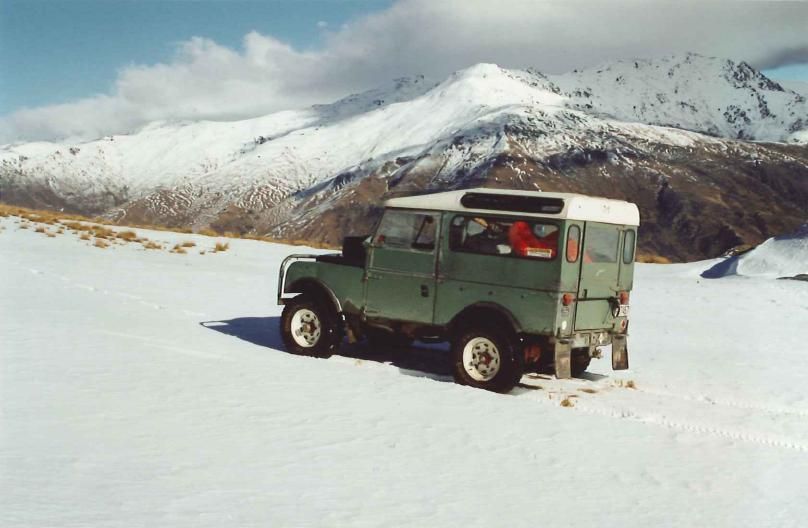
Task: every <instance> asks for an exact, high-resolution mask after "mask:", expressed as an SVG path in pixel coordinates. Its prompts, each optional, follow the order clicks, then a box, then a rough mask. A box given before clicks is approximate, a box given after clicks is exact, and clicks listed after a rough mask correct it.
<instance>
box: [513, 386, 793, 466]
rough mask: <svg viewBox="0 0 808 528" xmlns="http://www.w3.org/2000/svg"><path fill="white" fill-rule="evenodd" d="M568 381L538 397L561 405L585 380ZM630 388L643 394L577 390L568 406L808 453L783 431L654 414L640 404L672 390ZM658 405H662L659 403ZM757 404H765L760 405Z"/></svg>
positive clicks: (752, 408)
mask: <svg viewBox="0 0 808 528" xmlns="http://www.w3.org/2000/svg"><path fill="white" fill-rule="evenodd" d="M547 381H551V380H547ZM552 381H561V380H552ZM564 381H565V380H564ZM523 383H524V382H523ZM565 385H567V384H566V383H564V384H562V385H561V386H560V387H552V388H547V390H548V392H547V395H548V396H549V397H548V398H541V397H540V398H537V399H536V401H538V402H539V403H542V404H545V405H547V404H549V405H552V406H553V407H557V406H558V405H559V402H560V401H561V400H562V399H564V398H569V397H570V393H571V392H572V391H573V390H576V391H577V389H579V388H580V387H579V386H578V385H582V384H578V383H576V384H574V387H565ZM525 387H526V388H528V387H529V388H530V389H533V388H537V387H532V386H531V385H530V384H529V383H526V384H525ZM571 389H572V390H571ZM614 389H619V388H618V387H610V386H599V387H598V393H599V394H601V395H605V394H608V392H609V391H611V390H614ZM626 390H630V391H631V392H630V394H631V395H633V396H639V398H637V399H636V400H635V401H633V402H632V403H634V404H635V405H628V406H624V405H622V402H609V401H608V397H607V398H603V397H601V398H598V395H597V394H590V395H587V396H586V397H583V396H582V395H579V394H575V395H574V397H573V398H572V400H573V405H571V406H569V407H566V408H567V409H571V410H573V411H576V412H580V413H583V414H589V415H592V416H605V417H608V418H615V419H620V420H630V421H634V422H639V423H643V424H648V425H654V426H657V427H664V428H666V429H671V430H674V431H680V432H685V433H692V434H697V435H701V436H707V437H713V438H721V439H724V440H730V441H734V442H743V443H747V444H754V445H760V446H765V447H773V448H780V449H790V450H794V451H800V452H803V453H808V443H804V442H802V441H800V440H798V439H793V438H788V437H785V436H782V435H776V434H772V433H769V432H766V431H737V430H731V429H727V428H723V427H717V426H713V425H705V424H701V423H697V422H692V421H687V420H677V419H673V418H667V417H665V416H664V415H661V414H652V413H650V412H648V411H643V410H641V409H640V408H639V407H641V406H642V405H643V404H646V405H656V404H654V403H653V402H651V398H648V397H647V396H657V397H667V396H668V394H666V393H664V392H660V393H659V394H656V393H654V392H653V391H642V390H638V389H626ZM673 396H676V395H673ZM679 396H681V395H679ZM554 397H555V398H554ZM679 400H680V401H685V402H687V403H689V404H694V403H697V404H699V405H691V406H690V407H692V408H690V409H688V408H684V409H681V412H686V413H687V414H689V415H694V414H698V413H699V409H698V407H703V406H705V405H706V406H709V407H710V408H712V407H713V405H712V403H713V402H712V401H711V400H703V399H698V398H694V397H680V398H679ZM656 406H657V407H658V405H656ZM727 406H728V407H733V408H737V409H740V410H744V411H754V412H756V413H763V414H768V413H769V412H770V411H771V409H769V408H766V407H762V406H754V405H750V406H746V405H743V404H739V405H731V404H729V405H727ZM756 407H761V408H760V409H758V408H756ZM775 410H777V409H775ZM775 414H777V415H778V416H789V417H790V416H797V417H802V413H801V411H799V410H795V412H794V413H775Z"/></svg>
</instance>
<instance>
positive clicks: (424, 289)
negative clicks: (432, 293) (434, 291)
mask: <svg viewBox="0 0 808 528" xmlns="http://www.w3.org/2000/svg"><path fill="white" fill-rule="evenodd" d="M421 297H429V286H427V285H426V284H421Z"/></svg>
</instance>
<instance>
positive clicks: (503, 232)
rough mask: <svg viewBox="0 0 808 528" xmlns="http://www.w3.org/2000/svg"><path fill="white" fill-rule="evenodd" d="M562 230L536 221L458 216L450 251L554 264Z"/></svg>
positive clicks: (453, 221) (453, 220)
mask: <svg viewBox="0 0 808 528" xmlns="http://www.w3.org/2000/svg"><path fill="white" fill-rule="evenodd" d="M558 237H559V231H558V226H557V225H555V224H550V223H546V222H537V221H533V220H522V219H510V218H509V219H505V218H496V217H490V216H456V217H454V218H453V219H452V224H451V227H450V229H449V248H450V249H452V250H453V251H466V252H469V253H478V254H481V255H503V256H511V257H522V258H529V259H537V260H553V259H554V258H555V257H556V255H557V254H558Z"/></svg>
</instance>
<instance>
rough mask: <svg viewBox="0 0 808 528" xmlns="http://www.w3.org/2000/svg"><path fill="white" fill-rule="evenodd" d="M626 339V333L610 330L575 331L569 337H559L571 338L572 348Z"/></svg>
mask: <svg viewBox="0 0 808 528" xmlns="http://www.w3.org/2000/svg"><path fill="white" fill-rule="evenodd" d="M616 337H617V338H622V339H625V337H626V336H625V334H620V335H617V334H614V333H613V332H609V331H608V330H588V331H585V332H575V333H574V334H572V335H571V336H568V337H560V338H557V339H559V340H561V339H563V340H569V342H570V346H571V347H572V348H591V347H600V346H606V345H611V344H612V341H613V340H614V339H615V338H616Z"/></svg>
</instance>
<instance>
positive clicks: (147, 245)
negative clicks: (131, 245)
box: [140, 240, 163, 249]
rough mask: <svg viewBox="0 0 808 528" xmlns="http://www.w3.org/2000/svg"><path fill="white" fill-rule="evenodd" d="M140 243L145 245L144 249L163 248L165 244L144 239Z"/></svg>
mask: <svg viewBox="0 0 808 528" xmlns="http://www.w3.org/2000/svg"><path fill="white" fill-rule="evenodd" d="M140 244H141V245H142V246H143V249H163V246H161V245H160V244H158V243H157V242H154V241H152V240H144V241H143V242H141V243H140Z"/></svg>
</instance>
